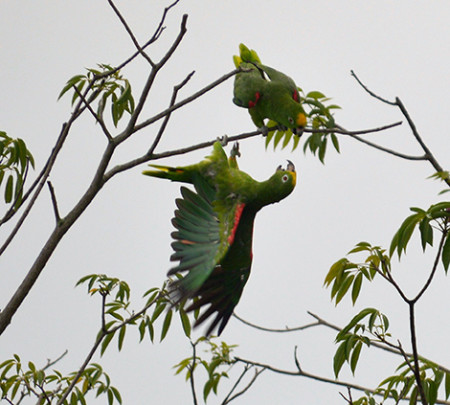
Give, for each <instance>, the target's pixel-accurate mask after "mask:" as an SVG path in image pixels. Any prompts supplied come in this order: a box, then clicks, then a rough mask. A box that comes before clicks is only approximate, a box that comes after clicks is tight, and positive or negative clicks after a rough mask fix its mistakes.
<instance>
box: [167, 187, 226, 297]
mask: <svg viewBox="0 0 450 405" xmlns="http://www.w3.org/2000/svg"><path fill="white" fill-rule="evenodd" d="M195 188H196V193H195V192H193V191H192V190H190V189H188V188H186V187H181V189H180V190H181V195H182V198H178V199H177V200H176V205H177V207H178V209H177V210H176V211H175V217H174V218H173V219H172V224H173V226H174V227H175V228H176V229H177V230H176V231H175V232H172V235H171V236H172V238H173V239H174V240H175V241H174V242H173V243H172V248H173V250H174V251H175V252H174V253H173V254H172V256H171V257H170V260H172V261H179V263H178V265H177V266H175V267H173V268H172V269H171V270H169V272H168V275H169V276H170V275H173V274H175V273H179V272H181V273H183V272H188V273H187V274H186V275H185V276H184V277H183V278H182V279H181V280H180V281H178V282H177V283H176V286H174V287H176V291H177V295H178V296H177V297H176V300H177V301H179V300H181V299H183V298H187V297H190V296H192V295H193V294H195V292H196V291H197V290H198V289H199V288H200V286H201V285H202V284H203V283H204V282H205V280H206V279H207V278H208V276H209V275H210V274H211V271H212V270H213V268H214V266H215V265H216V256H217V253H218V250H219V247H220V235H219V232H220V228H219V219H218V217H217V214H216V213H215V212H214V209H213V205H212V202H213V201H214V198H215V191H214V189H213V188H212V187H211V186H209V185H208V184H207V183H206V181H202V180H201V179H199V180H198V181H196V184H195ZM174 291H175V289H174Z"/></svg>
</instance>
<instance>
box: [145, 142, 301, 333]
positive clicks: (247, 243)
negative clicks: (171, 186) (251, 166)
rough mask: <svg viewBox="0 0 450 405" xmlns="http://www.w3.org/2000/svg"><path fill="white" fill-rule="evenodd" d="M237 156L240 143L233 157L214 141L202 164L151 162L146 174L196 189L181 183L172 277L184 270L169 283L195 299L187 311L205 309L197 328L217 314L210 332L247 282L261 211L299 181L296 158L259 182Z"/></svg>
mask: <svg viewBox="0 0 450 405" xmlns="http://www.w3.org/2000/svg"><path fill="white" fill-rule="evenodd" d="M237 156H239V149H238V145H235V146H234V147H233V149H232V151H231V153H230V158H229V159H228V158H227V155H226V154H225V152H224V150H223V148H222V145H221V144H220V142H215V143H214V147H213V151H212V154H211V155H210V156H207V157H206V158H205V159H204V160H202V161H201V162H199V163H197V164H193V165H190V166H185V167H168V166H160V165H150V166H151V167H152V168H153V169H156V170H147V171H144V172H143V173H144V174H146V175H148V176H153V177H159V178H164V179H169V180H172V181H178V182H184V183H191V184H193V185H194V187H195V192H194V191H192V190H190V189H188V188H186V187H184V186H182V187H181V195H182V198H178V199H177V200H176V205H177V210H176V211H175V217H174V218H173V219H172V224H173V225H174V227H175V228H176V231H175V232H173V233H172V238H173V239H174V242H173V243H172V248H173V250H174V253H173V254H172V256H171V258H170V259H171V260H172V261H178V262H179V263H178V264H177V265H176V266H175V267H173V268H172V269H171V270H169V272H168V275H169V276H170V275H174V274H176V273H185V274H184V276H183V277H182V278H180V279H178V280H177V281H175V282H173V283H172V284H170V286H169V296H170V297H171V298H172V299H173V301H174V302H175V304H176V303H180V302H182V301H184V300H186V299H192V303H190V305H189V306H188V307H187V308H186V311H188V312H189V311H193V310H196V309H200V310H201V311H202V313H200V315H199V317H198V318H197V320H196V322H195V325H194V326H198V325H200V324H201V323H203V322H204V321H205V320H206V319H208V318H209V317H210V316H213V315H214V318H213V320H212V322H211V324H210V325H209V327H208V329H207V331H206V335H207V336H208V335H210V334H211V333H212V331H213V330H214V329H215V328H216V327H217V328H218V334H219V335H220V334H221V332H222V331H223V329H224V328H225V325H226V324H227V322H228V320H229V318H230V316H231V314H232V313H233V309H234V307H235V306H236V305H237V303H238V302H239V299H240V297H241V294H242V290H243V288H244V286H245V283H246V282H247V280H248V277H249V275H250V268H251V264H252V235H253V223H254V220H255V216H256V214H257V212H258V211H259V210H260V209H261V208H263V207H264V206H266V205H269V204H273V203H276V202H278V201H280V200H282V199H283V198H285V197H287V196H288V195H289V194H290V193H291V192H292V190H293V189H294V187H295V183H296V172H295V167H294V165H293V164H292V162H289V161H288V165H287V168H286V169H283V168H282V167H281V166H279V167H278V168H277V170H276V172H275V173H274V174H273V175H272V176H271V177H270V178H269V179H268V180H266V181H262V182H258V181H256V180H254V179H253V178H252V177H250V176H249V175H248V174H247V173H244V172H243V171H241V170H239V168H238V165H237V160H236V157H237ZM206 306H208V307H206Z"/></svg>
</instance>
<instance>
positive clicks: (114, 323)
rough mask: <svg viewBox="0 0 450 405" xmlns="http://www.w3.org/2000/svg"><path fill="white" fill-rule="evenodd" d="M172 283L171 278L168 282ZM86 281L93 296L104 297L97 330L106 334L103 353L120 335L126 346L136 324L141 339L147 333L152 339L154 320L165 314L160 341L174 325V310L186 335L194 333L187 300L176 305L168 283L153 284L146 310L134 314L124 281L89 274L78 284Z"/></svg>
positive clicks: (146, 297) (147, 293)
mask: <svg viewBox="0 0 450 405" xmlns="http://www.w3.org/2000/svg"><path fill="white" fill-rule="evenodd" d="M168 282H170V281H168ZM81 284H86V285H87V289H88V293H89V294H90V295H101V296H102V297H103V299H104V307H103V320H104V325H103V326H102V329H101V330H100V331H99V332H98V339H100V338H102V337H103V340H102V343H101V351H100V353H101V354H102V355H103V354H104V352H105V351H106V349H107V347H108V346H109V344H110V343H111V341H112V340H113V338H114V337H115V336H117V347H118V349H119V351H120V350H122V348H123V344H124V340H125V335H126V332H127V329H128V328H129V327H130V326H137V329H138V332H139V342H142V341H143V340H144V338H145V336H146V335H147V336H148V337H149V339H150V341H151V342H154V338H155V322H156V321H157V320H158V318H160V317H161V315H163V314H164V315H163V316H162V318H163V323H162V327H161V334H160V341H162V340H164V338H165V337H166V336H167V333H168V331H169V328H170V326H171V324H172V318H173V312H178V314H179V316H180V321H181V325H182V327H183V331H184V333H185V335H186V336H187V337H190V334H191V323H190V320H189V317H188V315H187V313H186V311H185V310H184V303H182V304H179V305H176V306H175V305H173V304H172V303H171V302H170V300H169V297H168V292H167V290H166V287H167V282H165V283H164V284H163V286H162V287H161V288H158V287H153V288H150V289H149V290H148V291H146V292H145V293H144V298H145V299H146V302H145V305H144V308H143V310H141V311H139V312H137V313H135V311H133V310H131V309H130V306H131V301H130V287H129V285H128V284H127V283H126V282H125V281H122V280H119V279H118V278H115V277H109V276H107V275H105V274H90V275H87V276H85V277H83V278H81V279H80V280H79V281H78V282H77V284H76V285H81Z"/></svg>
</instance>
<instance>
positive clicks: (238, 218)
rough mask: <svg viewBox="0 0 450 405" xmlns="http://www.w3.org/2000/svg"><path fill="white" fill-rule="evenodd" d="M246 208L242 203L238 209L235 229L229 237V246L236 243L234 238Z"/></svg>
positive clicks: (235, 217)
mask: <svg viewBox="0 0 450 405" xmlns="http://www.w3.org/2000/svg"><path fill="white" fill-rule="evenodd" d="M244 207H245V204H244V203H240V204H238V206H237V207H236V212H235V214H234V224H233V229H232V230H231V233H230V236H228V244H229V245H232V244H233V242H234V236H235V234H236V229H237V227H238V225H239V221H240V220H241V215H242V211H244Z"/></svg>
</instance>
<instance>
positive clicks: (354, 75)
mask: <svg viewBox="0 0 450 405" xmlns="http://www.w3.org/2000/svg"><path fill="white" fill-rule="evenodd" d="M350 74H351V75H352V76H353V77H354V78H355V79H356V81H357V82H358V83H359V85H360V86H361V87H362V88H363V89H364V90H365V91H366V92H367V93H369V94H370V95H371V96H372V97H374V98H376V99H377V100H380V101H382V102H383V103H386V104H389V105H396V103H395V102H394V101H389V100H387V99H385V98H383V97H380V96H378V95H377V94H375V93H374V92H373V91H371V90H369V88H368V87H367V86H366V85H365V84H364V83H363V82H362V81H361V80H359V77H358V76H356V73H355V72H354V71H353V70H350Z"/></svg>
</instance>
